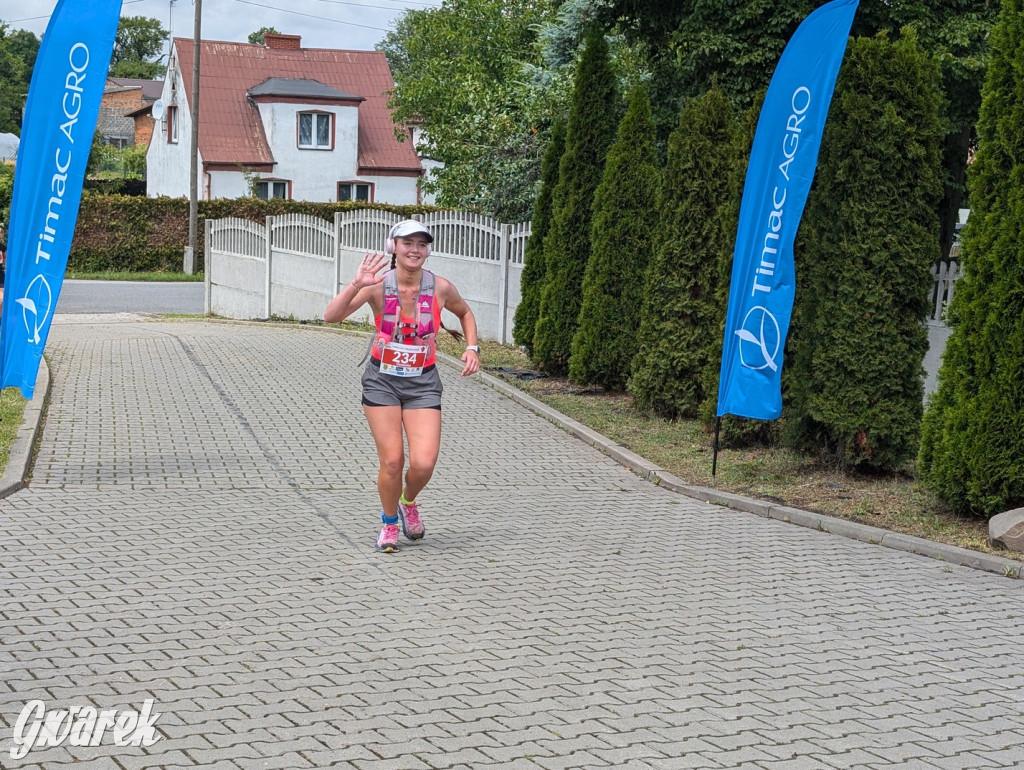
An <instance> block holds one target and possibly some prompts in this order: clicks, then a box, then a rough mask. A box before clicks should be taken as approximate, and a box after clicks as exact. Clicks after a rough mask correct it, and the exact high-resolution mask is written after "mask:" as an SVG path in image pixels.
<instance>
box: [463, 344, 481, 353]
mask: <svg viewBox="0 0 1024 770" xmlns="http://www.w3.org/2000/svg"><path fill="white" fill-rule="evenodd" d="M466 350H472V351H473V352H474V353H476V354H477V355H480V346H479V345H466Z"/></svg>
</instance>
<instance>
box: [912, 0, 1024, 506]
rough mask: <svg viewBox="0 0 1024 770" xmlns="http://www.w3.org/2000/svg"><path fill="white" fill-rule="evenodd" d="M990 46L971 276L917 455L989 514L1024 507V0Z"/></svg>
mask: <svg viewBox="0 0 1024 770" xmlns="http://www.w3.org/2000/svg"><path fill="white" fill-rule="evenodd" d="M989 46H990V51H991V60H990V64H989V68H988V75H987V79H986V82H985V85H984V87H983V89H982V106H981V113H980V116H979V120H978V150H977V154H976V155H975V158H974V162H973V163H972V164H971V165H970V166H969V167H968V190H969V196H970V201H971V215H970V218H969V219H968V220H967V225H966V226H965V228H964V231H963V242H962V245H961V252H960V253H961V260H962V266H963V269H964V271H965V275H964V277H963V278H961V279H960V280H959V281H957V284H956V292H955V294H954V297H953V302H952V306H951V307H950V309H949V321H950V323H951V325H952V327H953V332H952V335H951V336H950V339H949V343H948V344H947V346H946V353H945V356H944V358H943V362H942V367H941V369H940V370H939V378H938V379H939V385H938V390H937V391H936V393H935V395H934V397H933V399H932V400H931V402H930V404H929V407H928V410H927V412H926V414H925V418H924V423H923V428H922V436H921V449H920V456H919V462H918V468H919V471H920V473H921V474H922V476H923V477H924V479H925V481H926V482H927V484H928V485H929V486H930V487H931V488H932V489H934V490H935V491H936V492H937V493H938V495H939V496H940V497H941V498H942V499H944V500H945V501H946V502H948V503H949V504H950V505H952V506H953V507H954V508H956V509H957V510H959V511H963V512H974V513H981V514H984V515H987V516H991V515H994V514H997V513H1001V512H1002V511H1004V510H1007V509H1011V508H1017V507H1021V506H1024V239H1022V238H1021V233H1024V132H1022V130H1021V127H1022V126H1024V92H1022V90H1021V72H1024V2H1021V0H1004V1H1003V4H1002V9H1001V11H1000V16H999V20H998V22H997V23H996V25H995V27H994V28H993V29H992V34H991V37H990V39H989Z"/></svg>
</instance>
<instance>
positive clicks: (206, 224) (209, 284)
mask: <svg viewBox="0 0 1024 770" xmlns="http://www.w3.org/2000/svg"><path fill="white" fill-rule="evenodd" d="M203 250H204V251H205V252H206V270H205V271H204V274H203V283H204V284H205V286H204V287H203V289H204V290H203V313H205V314H206V315H210V314H212V313H213V310H212V308H211V306H212V304H213V276H212V275H211V273H213V269H212V268H213V222H211V221H210V220H209V219H205V220H203Z"/></svg>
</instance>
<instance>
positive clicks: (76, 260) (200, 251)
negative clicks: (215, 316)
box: [68, 191, 425, 273]
mask: <svg viewBox="0 0 1024 770" xmlns="http://www.w3.org/2000/svg"><path fill="white" fill-rule="evenodd" d="M357 208H378V209H383V210H387V211H396V212H398V213H400V214H401V215H403V216H409V215H411V214H413V213H414V212H417V211H424V210H425V209H424V208H423V207H416V206H389V205H386V204H366V203H362V202H356V201H351V202H346V203H311V202H308V201H286V200H281V199H274V200H261V199H260V198H248V197H247V198H217V199H215V200H212V201H199V217H200V219H201V220H202V219H222V218H224V217H240V218H242V219H249V220H252V221H254V222H263V221H265V220H266V218H267V217H268V216H271V215H278V214H286V213H301V214H311V215H314V216H318V217H321V218H323V219H333V218H334V212H335V211H346V210H351V209H357ZM188 209H189V202H188V200H187V199H186V198H166V197H161V198H142V197H135V196H127V195H100V194H97V193H94V192H88V191H87V192H84V193H83V194H82V205H81V208H80V209H79V212H78V223H77V225H76V227H75V237H74V240H73V241H72V244H71V253H70V255H69V257H68V269H69V270H72V271H75V272H90V273H91V272H106V271H112V272H142V271H151V272H179V273H180V272H181V271H182V264H183V261H184V260H183V253H184V249H185V246H186V245H187V244H188V220H189V211H188ZM199 224H200V233H199V238H198V242H197V244H196V250H197V264H198V265H199V266H200V269H201V267H202V265H203V258H204V253H205V252H204V242H203V240H204V239H203V237H202V226H203V223H202V222H200V223H199Z"/></svg>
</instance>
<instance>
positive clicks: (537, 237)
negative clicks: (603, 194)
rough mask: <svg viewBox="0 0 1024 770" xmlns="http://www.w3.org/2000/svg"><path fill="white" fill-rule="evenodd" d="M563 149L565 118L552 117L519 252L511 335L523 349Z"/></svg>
mask: <svg viewBox="0 0 1024 770" xmlns="http://www.w3.org/2000/svg"><path fill="white" fill-rule="evenodd" d="M563 152H565V121H563V120H556V121H555V124H554V126H552V128H551V138H550V139H549V140H548V146H547V148H546V149H545V150H544V159H543V161H542V162H541V183H540V193H539V194H538V195H537V200H536V201H535V202H534V204H533V219H532V220H531V222H530V239H529V240H528V241H527V242H526V252H525V253H524V254H523V273H522V276H521V277H520V279H519V292H520V300H519V304H518V305H517V306H516V314H515V319H514V321H513V325H512V339H514V340H515V342H516V344H517V345H522V346H523V347H525V348H526V349H527V351H531V350H533V335H534V333H535V332H536V329H537V316H538V315H539V314H540V293H541V291H542V290H543V288H544V278H545V276H546V275H547V268H546V266H545V264H544V238H545V237H546V236H547V234H548V231H549V230H550V229H551V213H552V212H551V206H552V197H553V195H554V191H555V187H556V186H557V184H558V162H559V161H560V160H561V158H562V153H563Z"/></svg>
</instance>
